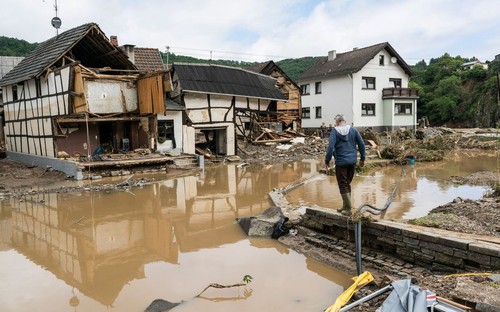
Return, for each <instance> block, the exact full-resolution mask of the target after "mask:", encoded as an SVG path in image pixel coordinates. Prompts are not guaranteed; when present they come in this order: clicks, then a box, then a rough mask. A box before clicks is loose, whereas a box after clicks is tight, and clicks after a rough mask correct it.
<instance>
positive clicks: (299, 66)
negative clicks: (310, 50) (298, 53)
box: [276, 56, 321, 81]
mask: <svg viewBox="0 0 500 312" xmlns="http://www.w3.org/2000/svg"><path fill="white" fill-rule="evenodd" d="M319 59H321V57H312V56H306V57H301V58H297V59H285V60H281V61H278V62H276V64H277V65H278V66H279V67H280V68H281V69H282V70H283V71H284V72H285V73H286V74H287V76H288V77H290V79H292V80H294V81H297V79H298V78H299V77H300V75H302V74H303V73H304V72H305V71H306V70H308V69H309V68H310V67H311V66H312V65H313V64H314V63H316V62H317V61H318V60H319Z"/></svg>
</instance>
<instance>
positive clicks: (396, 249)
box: [302, 207, 500, 272]
mask: <svg viewBox="0 0 500 312" xmlns="http://www.w3.org/2000/svg"><path fill="white" fill-rule="evenodd" d="M302 225H303V226H305V227H307V228H310V229H313V230H316V231H319V232H322V233H325V234H330V235H333V236H335V237H338V238H342V239H346V240H350V241H354V224H353V223H351V222H350V221H349V220H348V219H347V218H346V217H344V216H342V215H340V214H338V213H336V212H335V211H333V210H332V209H327V208H320V207H315V208H307V209H306V213H305V215H304V216H303V221H302ZM361 232H362V235H361V236H362V244H363V246H366V247H369V248H371V249H375V250H381V251H384V252H387V253H390V254H392V255H394V256H396V257H398V258H400V259H402V260H405V261H407V262H409V263H413V264H416V265H419V266H422V267H426V268H429V269H431V270H437V271H446V272H456V271H477V270H481V271H484V270H492V269H493V270H498V269H500V244H497V243H492V242H486V241H483V240H481V239H480V238H479V237H478V236H473V235H466V234H461V233H455V232H450V231H445V230H438V229H432V228H426V227H419V226H414V225H410V224H405V223H399V222H393V221H385V220H377V221H374V222H369V223H365V224H363V225H362V231H361ZM485 239H488V237H485ZM499 241H500V240H499Z"/></svg>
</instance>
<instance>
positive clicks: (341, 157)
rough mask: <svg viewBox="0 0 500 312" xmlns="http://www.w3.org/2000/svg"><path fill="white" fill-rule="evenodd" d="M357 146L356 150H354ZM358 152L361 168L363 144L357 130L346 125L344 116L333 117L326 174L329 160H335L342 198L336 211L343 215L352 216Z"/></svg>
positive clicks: (362, 165)
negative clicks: (352, 186) (353, 183)
mask: <svg viewBox="0 0 500 312" xmlns="http://www.w3.org/2000/svg"><path fill="white" fill-rule="evenodd" d="M356 146H357V149H356ZM358 150H359V154H360V155H361V157H360V162H359V166H360V167H361V168H363V167H364V165H365V157H366V151H365V143H364V142H363V138H361V134H359V132H358V130H356V129H355V128H354V127H351V126H350V125H348V124H346V120H345V117H344V115H341V114H339V115H337V116H335V128H333V130H332V132H331V133H330V140H329V142H328V149H327V150H326V156H325V167H326V172H329V170H330V160H331V159H332V156H333V157H334V159H335V176H336V177H337V183H338V185H339V191H340V195H341V196H342V202H343V204H342V208H340V209H337V211H338V212H340V213H342V214H343V215H351V214H352V205H351V182H352V179H353V178H354V172H355V170H356V163H357V161H358V153H357V151H358Z"/></svg>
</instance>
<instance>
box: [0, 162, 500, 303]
mask: <svg viewBox="0 0 500 312" xmlns="http://www.w3.org/2000/svg"><path fill="white" fill-rule="evenodd" d="M320 167H321V160H304V161H302V162H297V163H293V164H281V165H274V166H264V165H253V166H249V167H244V168H238V167H237V166H236V165H224V166H220V167H214V168H206V169H205V171H204V172H200V173H197V174H196V175H193V176H185V177H177V178H172V179H168V180H164V181H161V182H156V183H153V184H151V185H146V186H144V187H142V188H130V189H128V190H120V191H118V190H116V191H110V192H91V191H86V192H82V193H78V194H55V193H52V194H40V195H37V196H34V197H28V198H25V199H23V200H14V199H11V200H9V201H3V202H0V208H1V211H0V212H1V214H0V293H1V294H2V295H1V296H0V311H144V309H145V308H146V307H147V306H148V304H149V303H150V302H151V301H152V300H154V299H157V298H162V299H165V300H169V301H171V302H181V301H182V302H183V303H182V304H181V305H179V306H177V307H175V308H174V309H172V311H199V310H203V311H257V310H259V311H323V310H324V309H325V308H326V307H328V306H330V305H331V304H333V302H334V301H335V298H336V297H337V296H338V295H339V294H340V293H341V292H342V291H343V289H344V288H345V287H347V286H348V285H349V284H350V276H348V275H347V274H345V273H343V272H340V271H337V270H334V269H332V268H330V267H327V266H326V265H324V264H321V263H319V262H317V261H315V260H312V259H310V258H308V257H306V256H304V255H302V254H299V253H297V252H295V251H293V250H290V249H288V248H287V247H285V246H283V245H281V244H280V243H278V242H277V241H275V240H272V239H265V238H248V237H246V236H245V234H244V233H243V232H242V230H241V229H240V227H239V226H238V225H237V224H236V223H235V218H237V217H243V216H249V215H253V214H257V213H259V212H261V211H263V210H265V209H267V208H268V207H269V206H270V204H269V199H268V196H267V194H268V192H269V191H271V190H272V189H273V188H277V187H283V186H286V185H289V184H291V183H293V182H295V181H297V180H299V179H301V178H311V179H310V180H308V182H307V183H306V184H305V185H303V186H302V187H299V188H297V189H295V190H293V191H292V192H290V193H289V194H288V195H287V198H288V200H289V201H290V202H291V203H292V204H293V205H295V206H307V205H313V204H316V205H318V206H322V207H332V208H335V207H336V206H338V203H339V201H340V197H339V196H338V191H337V186H336V182H335V178H333V177H328V176H325V175H318V174H317V172H318V169H320ZM495 168H496V155H495V153H473V154H467V153H459V154H454V156H453V157H452V158H450V159H449V160H447V161H446V162H439V163H427V164H424V163H422V164H421V163H418V161H417V162H416V163H415V164H414V166H412V167H411V168H410V166H407V167H406V168H405V175H404V176H403V175H402V172H403V170H402V168H400V167H390V168H382V169H378V170H376V171H374V172H372V173H370V174H369V175H365V176H358V177H356V178H355V182H354V184H353V197H354V203H355V205H356V204H359V203H361V202H362V201H368V202H371V203H375V204H376V205H383V204H384V203H385V200H386V199H387V196H388V194H389V193H390V191H391V190H392V189H393V186H394V184H395V183H397V184H398V188H397V191H396V193H395V198H394V201H393V202H392V203H391V206H390V208H389V210H388V213H387V214H386V216H385V217H386V218H388V217H390V218H399V217H408V216H413V215H415V216H418V215H422V214H425V213H426V211H428V210H430V209H432V208H433V207H435V206H436V204H440V203H445V202H447V201H449V200H452V199H453V198H454V197H456V196H461V197H463V198H479V197H481V196H482V194H483V193H484V192H485V191H486V188H485V187H480V186H467V185H465V186H455V185H452V184H449V183H446V182H444V181H445V180H446V179H447V178H449V177H450V176H454V175H467V174H469V173H472V172H477V171H482V170H494V169H495ZM247 274H248V275H251V276H252V278H253V279H252V282H251V283H249V284H248V285H247V286H241V287H231V288H226V289H214V288H210V289H208V290H207V291H205V292H204V293H203V294H202V296H200V297H195V296H196V295H198V294H199V293H200V292H201V291H202V290H203V289H204V288H205V287H206V286H208V285H209V284H211V283H218V284H222V285H232V284H236V283H240V282H241V280H242V278H243V276H245V275H247Z"/></svg>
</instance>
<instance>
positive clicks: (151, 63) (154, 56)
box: [134, 48, 164, 70]
mask: <svg viewBox="0 0 500 312" xmlns="http://www.w3.org/2000/svg"><path fill="white" fill-rule="evenodd" d="M134 63H135V66H137V69H139V70H163V69H164V67H163V60H162V58H161V55H160V50H158V49H155V48H134Z"/></svg>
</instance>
